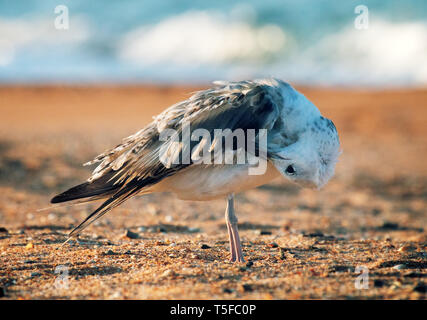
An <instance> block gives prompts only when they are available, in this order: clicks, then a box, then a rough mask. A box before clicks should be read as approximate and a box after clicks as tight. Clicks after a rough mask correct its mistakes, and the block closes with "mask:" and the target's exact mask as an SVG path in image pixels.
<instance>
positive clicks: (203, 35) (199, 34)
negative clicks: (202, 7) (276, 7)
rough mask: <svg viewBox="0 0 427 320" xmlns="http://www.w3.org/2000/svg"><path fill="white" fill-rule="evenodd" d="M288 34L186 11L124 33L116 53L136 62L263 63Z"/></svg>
mask: <svg viewBox="0 0 427 320" xmlns="http://www.w3.org/2000/svg"><path fill="white" fill-rule="evenodd" d="M288 41H289V36H288V35H287V34H286V33H285V32H284V31H283V30H282V29H281V28H280V27H279V26H277V25H274V24H266V25H261V26H254V25H251V24H250V23H249V22H247V21H244V19H241V20H232V19H230V17H227V16H226V15H224V14H221V13H219V12H205V11H190V12H186V13H183V14H180V15H177V16H172V17H168V18H167V19H165V20H163V21H161V22H160V23H158V24H156V25H153V26H142V27H140V28H137V29H136V30H134V31H132V32H130V33H129V34H127V35H126V36H125V38H124V40H123V42H122V46H121V48H120V51H119V54H120V57H121V58H122V59H124V60H126V61H132V62H136V63H138V64H153V63H164V62H167V63H172V64H224V63H231V62H233V63H238V64H244V63H248V62H250V63H266V62H269V61H275V60H277V59H279V58H280V54H281V53H283V51H284V48H285V45H286V44H287V42H288Z"/></svg>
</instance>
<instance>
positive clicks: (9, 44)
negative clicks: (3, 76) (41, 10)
mask: <svg viewBox="0 0 427 320" xmlns="http://www.w3.org/2000/svg"><path fill="white" fill-rule="evenodd" d="M72 23H73V25H72V28H70V29H69V30H66V31H62V30H57V29H55V27H54V23H53V19H42V18H32V19H24V18H22V19H0V66H6V65H9V64H11V63H12V62H13V61H14V60H15V58H16V56H17V55H18V54H19V53H22V52H23V51H25V52H26V53H27V54H28V55H29V56H31V55H32V54H33V53H37V52H42V53H43V52H45V51H47V50H48V48H52V47H55V48H58V47H61V46H76V45H81V44H83V43H85V42H86V41H87V40H88V39H89V38H90V33H89V27H88V23H87V21H86V20H85V19H84V18H82V17H74V18H73V21H72Z"/></svg>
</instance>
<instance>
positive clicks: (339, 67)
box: [296, 19, 427, 85]
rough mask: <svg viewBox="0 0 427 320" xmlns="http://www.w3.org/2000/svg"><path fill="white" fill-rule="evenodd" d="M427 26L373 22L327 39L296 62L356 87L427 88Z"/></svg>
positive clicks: (330, 80) (412, 23) (425, 24)
mask: <svg viewBox="0 0 427 320" xmlns="http://www.w3.org/2000/svg"><path fill="white" fill-rule="evenodd" d="M426 53H427V23H425V22H422V21H420V22H407V23H406V22H402V23H391V22H389V21H386V20H379V19H377V20H376V21H374V22H372V23H371V24H370V25H369V28H368V29H366V30H357V29H355V28H352V27H348V28H345V29H343V30H342V31H339V32H337V33H335V34H332V35H329V36H326V37H325V38H323V39H321V40H319V41H318V42H317V43H316V44H314V45H313V46H312V47H310V48H309V49H308V50H306V51H304V52H303V53H302V55H301V56H300V57H299V58H298V59H296V60H297V62H299V64H305V65H306V66H310V68H312V72H313V73H315V72H318V73H321V74H323V75H324V76H327V77H328V81H329V82H334V83H337V82H345V83H347V84H348V83H350V82H354V83H356V84H386V83H394V84H415V85H422V84H427V59H426V57H427V56H426Z"/></svg>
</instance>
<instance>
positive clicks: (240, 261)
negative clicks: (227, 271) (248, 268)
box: [228, 256, 246, 263]
mask: <svg viewBox="0 0 427 320" xmlns="http://www.w3.org/2000/svg"><path fill="white" fill-rule="evenodd" d="M228 261H230V262H234V263H243V262H246V261H245V259H244V258H243V256H240V257H231V258H230V259H228Z"/></svg>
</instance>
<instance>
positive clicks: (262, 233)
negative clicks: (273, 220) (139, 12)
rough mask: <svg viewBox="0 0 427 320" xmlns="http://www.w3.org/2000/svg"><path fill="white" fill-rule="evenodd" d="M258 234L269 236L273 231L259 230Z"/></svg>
mask: <svg viewBox="0 0 427 320" xmlns="http://www.w3.org/2000/svg"><path fill="white" fill-rule="evenodd" d="M258 234H259V235H261V236H269V235H271V231H268V230H259V231H258Z"/></svg>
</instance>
